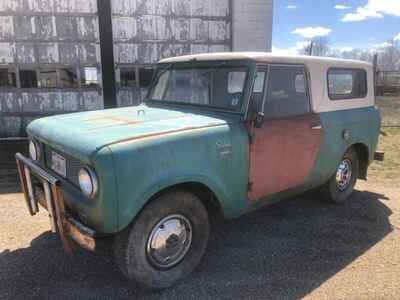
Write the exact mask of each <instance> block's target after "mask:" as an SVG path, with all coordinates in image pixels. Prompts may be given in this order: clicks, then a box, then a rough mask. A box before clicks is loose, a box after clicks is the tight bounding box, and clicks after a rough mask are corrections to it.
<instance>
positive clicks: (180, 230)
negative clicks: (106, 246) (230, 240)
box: [115, 191, 209, 289]
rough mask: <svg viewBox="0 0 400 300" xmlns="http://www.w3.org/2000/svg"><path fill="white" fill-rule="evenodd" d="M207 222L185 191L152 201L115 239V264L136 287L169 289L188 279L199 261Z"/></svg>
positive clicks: (196, 201) (203, 211)
mask: <svg viewBox="0 0 400 300" xmlns="http://www.w3.org/2000/svg"><path fill="white" fill-rule="evenodd" d="M208 235H209V222H208V215H207V211H206V209H205V207H204V205H203V204H202V202H201V201H200V200H199V199H198V198H197V197H196V196H195V195H193V194H191V193H189V192H186V191H174V192H170V193H167V194H164V195H162V196H160V197H159V198H157V199H154V201H152V202H151V203H150V204H149V205H147V206H146V207H145V208H144V209H143V211H142V212H141V213H140V215H139V216H138V217H137V219H136V220H135V222H134V223H133V224H132V226H131V227H130V228H129V229H128V230H125V231H124V232H122V233H121V234H119V235H117V237H116V239H115V260H116V262H117V264H118V265H119V267H120V269H121V271H122V272H123V273H124V274H125V275H126V276H127V277H128V278H129V279H132V280H134V281H136V282H138V283H139V284H141V285H143V286H145V287H149V288H155V289H161V288H166V287H169V286H171V285H173V284H175V283H176V282H178V281H179V280H181V279H183V278H185V277H186V276H187V275H189V274H190V273H191V272H192V271H193V269H194V268H195V267H196V266H197V264H198V263H199V261H200V259H201V258H202V256H203V254H204V252H205V248H206V246H207V242H208Z"/></svg>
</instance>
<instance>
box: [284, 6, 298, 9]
mask: <svg viewBox="0 0 400 300" xmlns="http://www.w3.org/2000/svg"><path fill="white" fill-rule="evenodd" d="M296 8H297V5H288V6H286V9H296Z"/></svg>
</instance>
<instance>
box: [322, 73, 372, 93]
mask: <svg viewBox="0 0 400 300" xmlns="http://www.w3.org/2000/svg"><path fill="white" fill-rule="evenodd" d="M328 94H329V98H330V99H331V100H346V99H357V98H358V99H359V98H365V96H366V95H367V72H366V71H365V70H362V69H337V68H331V69H329V71H328Z"/></svg>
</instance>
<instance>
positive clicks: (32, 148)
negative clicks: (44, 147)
mask: <svg viewBox="0 0 400 300" xmlns="http://www.w3.org/2000/svg"><path fill="white" fill-rule="evenodd" d="M29 156H30V157H31V159H33V160H36V161H37V160H39V159H40V148H39V144H38V143H36V142H35V141H32V140H31V141H29Z"/></svg>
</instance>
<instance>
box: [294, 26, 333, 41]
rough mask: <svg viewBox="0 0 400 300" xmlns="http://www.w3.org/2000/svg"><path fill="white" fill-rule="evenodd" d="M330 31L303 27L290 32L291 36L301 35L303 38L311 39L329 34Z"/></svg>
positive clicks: (319, 27) (323, 28)
mask: <svg viewBox="0 0 400 300" xmlns="http://www.w3.org/2000/svg"><path fill="white" fill-rule="evenodd" d="M331 31H332V30H331V29H329V28H325V27H321V26H318V27H304V28H297V29H295V30H293V31H292V34H298V35H301V36H302V37H303V38H306V39H312V38H315V37H319V36H326V35H328V34H329V33H331Z"/></svg>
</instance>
